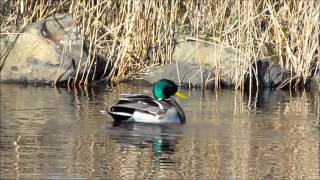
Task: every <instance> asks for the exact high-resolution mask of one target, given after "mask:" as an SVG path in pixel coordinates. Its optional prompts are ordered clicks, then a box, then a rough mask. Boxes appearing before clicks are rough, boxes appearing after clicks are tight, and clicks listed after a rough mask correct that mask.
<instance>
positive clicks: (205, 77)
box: [145, 41, 250, 88]
mask: <svg viewBox="0 0 320 180" xmlns="http://www.w3.org/2000/svg"><path fill="white" fill-rule="evenodd" d="M172 60H173V63H172V64H167V65H164V66H161V67H159V68H157V69H154V68H153V69H151V71H150V72H151V73H150V75H149V76H147V77H145V79H146V80H147V81H149V82H150V83H154V82H155V81H157V80H159V79H161V78H167V79H170V80H173V81H174V82H176V83H177V84H180V85H182V86H189V85H190V86H196V87H202V86H203V85H205V86H206V87H207V88H211V87H214V84H215V80H214V77H215V75H216V74H219V77H220V83H221V84H222V85H223V86H234V85H235V83H236V81H237V78H239V77H240V76H242V75H241V74H240V73H239V72H240V71H239V70H237V66H238V65H239V62H243V63H242V65H243V66H244V68H246V67H247V66H249V65H250V64H246V63H245V62H244V61H245V59H244V55H243V53H241V52H240V51H238V50H236V49H234V48H230V47H223V46H221V45H217V44H212V43H208V42H199V41H183V42H180V43H177V44H176V46H175V48H174V51H173V54H172ZM217 70H218V71H217ZM217 72H218V73H217Z"/></svg>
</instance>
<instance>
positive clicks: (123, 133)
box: [110, 123, 183, 165]
mask: <svg viewBox="0 0 320 180" xmlns="http://www.w3.org/2000/svg"><path fill="white" fill-rule="evenodd" d="M181 128H182V126H179V125H175V124H150V123H121V124H113V126H112V127H111V131H110V133H111V134H110V136H111V138H112V139H113V140H115V141H116V142H117V143H120V144H124V145H134V146H135V147H138V148H141V149H146V148H151V150H152V160H153V161H154V162H159V163H166V165H168V163H169V164H174V162H173V161H172V160H171V159H170V157H169V156H168V155H171V154H174V152H175V151H176V150H178V149H177V147H181V146H180V144H181V143H182V142H183V138H182V129H181ZM177 144H179V146H177Z"/></svg>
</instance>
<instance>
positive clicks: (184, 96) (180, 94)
mask: <svg viewBox="0 0 320 180" xmlns="http://www.w3.org/2000/svg"><path fill="white" fill-rule="evenodd" d="M175 95H176V96H177V97H179V98H181V99H188V96H186V95H185V94H183V93H182V92H180V91H178V92H176V94H175Z"/></svg>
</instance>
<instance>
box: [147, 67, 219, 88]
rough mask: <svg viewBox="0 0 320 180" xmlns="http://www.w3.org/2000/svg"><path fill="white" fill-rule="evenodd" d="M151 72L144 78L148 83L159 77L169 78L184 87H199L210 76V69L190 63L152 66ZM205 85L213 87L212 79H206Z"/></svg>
mask: <svg viewBox="0 0 320 180" xmlns="http://www.w3.org/2000/svg"><path fill="white" fill-rule="evenodd" d="M151 72H152V73H151V74H150V75H149V76H147V77H146V78H145V80H147V82H149V83H150V84H153V83H154V82H156V81H158V80H160V79H170V80H172V81H174V82H175V83H176V84H178V85H180V86H182V87H186V88H189V87H195V88H200V87H202V86H203V85H204V83H205V81H206V79H207V78H208V77H211V73H210V70H208V69H207V68H205V67H203V66H199V65H197V64H192V63H190V64H189V63H177V64H176V63H174V64H167V65H164V66H160V67H158V68H153V69H152V70H151ZM201 74H202V76H201ZM206 87H208V88H212V87H214V81H208V83H207V84H206Z"/></svg>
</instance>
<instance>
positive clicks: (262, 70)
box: [245, 59, 298, 88]
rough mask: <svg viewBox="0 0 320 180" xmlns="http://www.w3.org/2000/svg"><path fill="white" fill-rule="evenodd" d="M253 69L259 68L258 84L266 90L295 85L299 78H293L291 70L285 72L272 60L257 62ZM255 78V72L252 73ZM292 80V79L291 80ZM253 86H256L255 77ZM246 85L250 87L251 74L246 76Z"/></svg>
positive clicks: (293, 74)
mask: <svg viewBox="0 0 320 180" xmlns="http://www.w3.org/2000/svg"><path fill="white" fill-rule="evenodd" d="M252 66H253V67H252V68H255V66H257V69H258V71H257V72H258V74H257V77H258V82H259V87H261V88H265V87H269V88H276V87H287V85H289V84H290V81H291V83H292V84H294V83H295V82H296V81H297V80H298V78H292V77H294V76H295V73H294V72H292V73H291V72H290V71H289V70H285V69H283V68H281V66H280V65H278V64H274V63H273V62H272V61H271V59H261V60H258V61H256V65H255V64H253V65H252ZM252 74H253V76H254V72H252ZM291 78H292V79H291ZM252 82H253V86H256V83H257V82H256V79H255V77H253V78H252ZM245 84H246V85H247V86H248V85H249V74H247V75H246V80H245Z"/></svg>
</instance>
